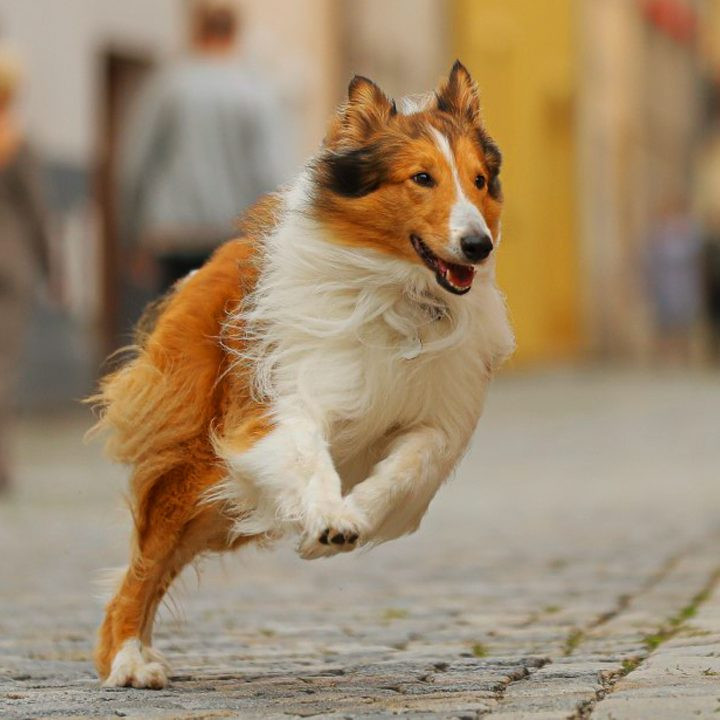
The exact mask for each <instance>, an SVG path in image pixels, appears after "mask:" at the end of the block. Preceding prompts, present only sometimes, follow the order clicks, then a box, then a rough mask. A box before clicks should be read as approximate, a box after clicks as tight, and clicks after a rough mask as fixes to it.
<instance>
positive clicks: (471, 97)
mask: <svg viewBox="0 0 720 720" xmlns="http://www.w3.org/2000/svg"><path fill="white" fill-rule="evenodd" d="M435 99H436V102H437V109H438V110H440V111H442V112H447V113H451V114H452V115H458V116H461V117H462V118H464V119H465V120H468V121H469V122H471V123H474V124H479V123H480V97H479V95H478V89H477V85H476V84H475V81H474V80H473V79H472V77H470V73H469V72H468V70H467V68H466V67H465V66H464V65H463V64H462V63H461V62H460V61H459V60H456V61H455V64H454V65H453V66H452V69H451V70H450V75H449V76H448V78H447V80H444V81H443V82H442V83H440V86H439V87H438V89H437V90H436V91H435Z"/></svg>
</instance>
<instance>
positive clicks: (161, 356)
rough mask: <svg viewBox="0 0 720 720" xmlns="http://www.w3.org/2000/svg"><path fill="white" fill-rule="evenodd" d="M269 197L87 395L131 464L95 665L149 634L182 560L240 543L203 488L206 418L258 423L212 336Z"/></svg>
mask: <svg viewBox="0 0 720 720" xmlns="http://www.w3.org/2000/svg"><path fill="white" fill-rule="evenodd" d="M275 206H276V200H275V199H274V198H272V197H268V198H265V199H264V200H263V201H261V202H260V203H259V204H258V205H257V206H256V207H255V208H254V209H253V210H252V211H251V212H250V213H249V214H248V217H247V219H246V222H245V225H244V228H243V229H245V230H246V231H253V232H255V233H256V234H257V235H256V237H254V238H253V237H251V236H245V237H244V238H243V239H241V240H236V241H233V242H230V243H228V244H226V245H224V246H223V247H221V248H220V249H219V250H218V251H217V252H216V253H215V254H214V255H213V257H212V258H211V259H210V261H209V262H208V263H207V265H206V266H205V267H203V268H202V270H201V271H200V272H198V273H196V274H194V275H192V276H191V277H188V278H187V279H185V280H183V281H182V282H181V284H180V286H179V287H176V288H175V289H174V290H172V291H171V292H170V293H169V294H168V296H167V297H166V298H164V299H163V300H162V303H161V304H160V306H159V307H158V308H156V310H155V312H154V313H153V314H156V315H157V317H156V318H154V321H153V319H152V318H151V317H147V316H146V322H145V326H144V327H143V323H141V326H140V330H141V332H140V334H139V337H138V341H139V343H140V344H139V346H138V347H137V350H136V352H137V355H136V357H135V358H134V359H133V360H132V361H130V362H129V363H127V364H126V365H124V366H123V367H121V368H120V369H118V370H116V371H115V372H113V373H112V374H111V375H109V376H107V377H106V378H104V379H103V381H102V383H101V386H100V392H99V394H98V395H96V396H95V397H93V398H91V401H93V402H96V403H98V405H99V407H100V409H101V413H102V414H101V418H100V420H99V422H98V423H97V425H96V426H95V428H94V432H101V431H103V430H106V429H107V430H112V434H111V435H110V436H109V439H108V442H107V452H108V454H109V455H110V456H111V457H112V458H113V459H115V460H117V461H119V462H123V463H127V464H129V465H131V466H132V468H133V472H132V477H131V481H130V501H131V511H132V514H133V519H134V534H133V550H132V557H131V561H130V565H129V568H128V570H127V573H126V575H125V577H124V579H123V581H122V583H121V585H120V588H119V589H118V591H117V593H116V596H115V598H114V599H113V600H112V601H111V602H110V604H109V605H108V608H107V614H106V618H105V622H104V624H103V626H102V628H101V632H100V641H99V644H98V647H97V650H96V655H95V659H96V665H97V668H98V672H99V673H100V675H101V677H105V676H107V674H108V671H109V667H110V662H111V660H112V658H113V657H114V655H115V653H116V652H117V650H118V648H119V647H120V646H121V645H122V643H123V642H124V641H125V640H126V639H127V638H129V637H133V636H140V637H142V638H143V642H145V643H147V644H149V643H150V633H151V629H152V617H153V615H154V612H155V609H156V607H157V604H158V603H159V601H160V600H161V598H162V595H163V594H164V592H165V590H166V589H167V587H168V586H169V585H170V583H171V582H172V580H173V579H174V577H175V576H176V575H177V574H178V573H179V571H180V570H181V569H182V567H183V566H184V565H185V564H186V563H187V562H189V561H190V560H192V559H193V557H194V556H196V555H197V554H198V553H201V552H205V551H209V550H214V551H221V550H225V549H229V548H230V547H232V546H234V545H237V544H238V543H239V541H232V540H230V537H231V536H230V533H229V529H230V525H231V521H232V518H227V517H224V515H223V509H222V508H221V507H219V506H217V505H206V504H203V503H202V502H201V500H202V497H201V496H202V495H203V493H204V492H205V491H206V490H207V489H208V488H209V487H211V486H213V485H214V484H216V483H217V482H218V481H219V480H220V479H221V477H222V471H221V470H220V469H219V468H218V466H217V463H216V459H215V454H214V452H213V448H212V443H211V434H210V432H209V430H210V427H211V423H213V422H214V421H220V422H221V421H222V418H223V416H224V415H225V414H226V412H228V411H230V412H232V413H233V414H239V415H242V417H243V418H244V423H243V424H242V425H241V427H242V429H243V430H244V431H245V432H247V433H248V436H250V437H257V436H258V433H261V434H262V432H266V431H267V423H266V422H265V421H264V420H263V409H262V408H260V407H258V406H257V405H256V404H255V403H254V402H253V401H252V399H251V397H250V393H249V390H248V387H247V383H246V381H245V380H244V379H243V375H242V374H241V373H240V374H239V373H237V372H235V373H232V374H228V373H226V372H225V370H226V369H227V368H226V365H225V364H226V355H225V353H224V352H223V348H222V344H221V343H220V342H218V340H219V339H220V335H221V330H222V323H223V321H224V319H225V316H226V313H227V312H228V311H229V310H232V309H234V307H235V306H236V305H237V304H238V303H239V302H240V301H241V300H242V296H243V293H244V292H247V291H248V290H251V289H252V287H253V286H254V283H255V279H256V276H257V267H256V264H255V262H254V254H255V252H256V250H257V247H258V244H259V242H260V233H263V232H267V231H268V230H269V228H270V227H271V226H272V224H273V222H274V216H273V213H274V210H275ZM245 539H248V538H245Z"/></svg>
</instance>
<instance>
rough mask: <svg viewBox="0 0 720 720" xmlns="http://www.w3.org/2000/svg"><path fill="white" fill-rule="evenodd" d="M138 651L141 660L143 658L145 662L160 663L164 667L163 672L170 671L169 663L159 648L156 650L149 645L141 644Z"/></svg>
mask: <svg viewBox="0 0 720 720" xmlns="http://www.w3.org/2000/svg"><path fill="white" fill-rule="evenodd" d="M140 652H141V653H142V656H143V660H145V662H147V663H160V665H162V666H163V667H164V668H165V672H167V673H169V672H170V663H169V662H168V661H167V658H166V657H165V656H164V655H163V654H162V653H161V652H160V651H159V650H156V649H155V648H154V647H152V646H151V645H143V648H142V650H141V651H140Z"/></svg>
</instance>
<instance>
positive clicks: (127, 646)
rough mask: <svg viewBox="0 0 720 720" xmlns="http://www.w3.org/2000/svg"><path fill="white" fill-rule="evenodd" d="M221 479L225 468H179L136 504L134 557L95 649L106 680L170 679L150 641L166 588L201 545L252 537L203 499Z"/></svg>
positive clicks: (215, 547)
mask: <svg viewBox="0 0 720 720" xmlns="http://www.w3.org/2000/svg"><path fill="white" fill-rule="evenodd" d="M220 479H221V472H220V470H219V469H218V468H212V469H208V468H205V469H203V470H200V469H198V468H189V467H179V468H175V469H173V470H171V471H170V472H168V473H166V474H165V475H164V476H163V477H161V478H160V479H158V480H157V481H156V482H154V483H153V486H152V489H151V490H150V491H149V492H148V493H147V496H146V497H145V498H144V499H143V501H142V503H141V504H140V505H139V506H137V507H135V508H134V510H135V515H136V517H135V531H134V543H133V552H132V557H131V561H130V565H129V567H128V569H127V571H126V573H125V576H124V577H123V580H122V582H121V584H120V586H119V588H118V590H117V592H116V593H115V595H114V597H113V598H112V599H111V600H110V602H109V603H108V605H107V608H106V613H105V619H104V622H103V624H102V626H101V628H100V633H99V641H98V644H97V647H96V650H95V665H96V667H97V670H98V673H99V674H100V677H101V678H103V679H104V684H105V685H106V686H108V687H122V686H130V685H131V686H133V687H149V688H162V687H164V686H165V685H166V684H167V670H168V668H167V665H166V663H165V662H164V660H163V659H162V656H161V655H160V654H159V653H157V652H156V651H155V650H154V649H153V648H152V645H151V636H152V626H153V620H154V617H155V613H156V611H157V608H158V605H159V604H160V601H161V600H162V598H163V596H164V595H165V592H166V591H167V589H168V587H169V586H170V584H171V583H172V581H173V580H174V579H175V578H176V577H177V575H178V574H179V573H180V571H181V570H182V569H183V567H184V566H185V565H186V564H187V563H189V562H190V561H192V559H193V558H194V557H195V556H196V555H198V553H202V552H206V551H221V550H226V549H230V548H231V547H235V546H237V545H238V544H240V543H241V542H242V541H243V540H245V541H246V540H249V538H241V539H240V541H236V542H234V543H233V542H231V539H230V538H231V536H230V529H231V524H232V523H231V520H230V519H229V518H228V517H226V516H224V515H223V514H222V513H221V512H220V510H219V508H218V506H216V505H206V504H203V503H202V495H203V493H204V491H205V490H206V489H207V488H208V487H210V486H212V485H213V484H215V483H217V482H218V481H219V480H220Z"/></svg>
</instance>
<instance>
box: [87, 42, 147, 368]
mask: <svg viewBox="0 0 720 720" xmlns="http://www.w3.org/2000/svg"><path fill="white" fill-rule="evenodd" d="M99 62H100V66H101V73H100V75H101V90H100V98H101V101H100V102H101V108H100V123H99V128H98V133H99V142H98V144H97V148H98V150H97V152H98V159H97V163H96V167H97V169H98V177H97V182H98V187H97V197H98V205H99V212H100V233H101V241H100V247H101V260H100V265H101V267H100V272H101V277H102V283H101V286H102V300H101V312H100V318H101V321H100V336H101V346H102V351H103V352H104V354H105V355H107V354H108V353H109V352H112V351H113V350H115V349H116V348H117V347H119V346H121V345H124V344H126V343H127V338H126V337H124V336H125V334H126V333H127V331H128V330H129V327H130V326H131V325H132V322H133V320H134V317H135V311H136V310H137V311H138V312H139V307H138V308H135V307H134V305H136V304H137V305H138V306H142V305H143V304H144V298H137V299H135V295H136V294H135V293H129V292H128V283H127V273H126V272H125V259H124V257H123V253H121V248H120V245H119V236H118V222H117V221H118V217H117V206H116V198H117V188H116V178H117V153H118V146H119V141H120V137H121V135H122V128H123V126H124V123H125V120H126V118H127V113H128V109H129V108H130V106H131V105H132V102H133V100H134V98H135V97H136V96H137V94H138V92H139V90H140V88H141V86H142V84H143V82H144V81H145V80H146V79H147V76H148V74H149V73H150V71H151V70H152V68H153V67H154V61H153V59H152V58H151V57H149V56H148V55H147V54H144V53H139V52H137V51H135V50H132V49H124V48H123V49H118V48H115V47H112V48H108V49H105V50H103V51H102V52H101V54H100V60H99Z"/></svg>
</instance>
